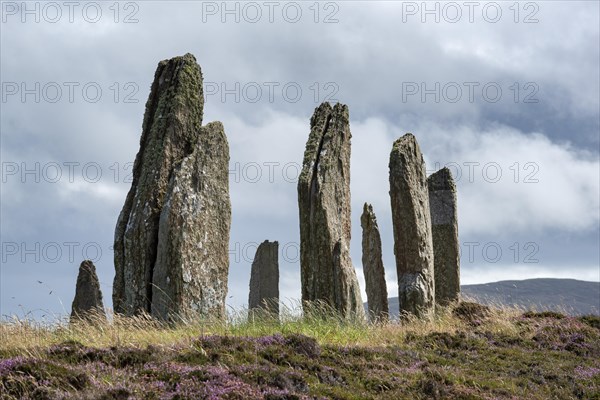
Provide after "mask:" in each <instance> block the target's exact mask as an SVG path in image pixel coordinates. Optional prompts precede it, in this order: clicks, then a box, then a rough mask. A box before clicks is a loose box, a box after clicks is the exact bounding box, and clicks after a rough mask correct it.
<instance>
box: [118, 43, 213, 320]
mask: <svg viewBox="0 0 600 400" xmlns="http://www.w3.org/2000/svg"><path fill="white" fill-rule="evenodd" d="M203 105H204V99H203V94H202V73H201V71H200V66H199V65H198V64H197V63H196V59H195V58H194V56H193V55H191V54H186V55H185V56H182V57H175V58H172V59H170V60H163V61H161V62H160V63H159V64H158V68H157V69H156V73H155V75H154V82H153V83H152V88H151V90H150V96H149V98H148V101H147V102H146V112H145V114H144V123H143V126H142V137H141V139H140V150H139V152H138V154H137V156H136V158H135V163H134V165H133V182H132V185H131V189H130V190H129V193H128V194H127V198H126V200H125V205H124V206H123V209H122V211H121V214H120V215H119V219H118V221H117V227H116V230H115V244H114V260H115V270H116V276H115V281H114V287H113V307H114V310H115V311H116V312H118V313H124V314H127V315H132V314H137V313H139V312H150V308H151V303H152V293H153V288H152V275H153V270H154V264H155V262H156V250H157V244H158V225H159V219H160V213H161V210H162V208H163V205H164V202H165V197H166V194H167V186H168V184H169V179H170V177H171V173H172V171H173V168H174V166H175V164H176V163H178V162H180V161H181V160H182V159H183V158H184V157H186V156H187V155H188V154H189V153H190V152H191V151H192V149H193V148H194V144H195V143H196V139H197V137H198V130H199V129H200V126H201V124H202V111H203Z"/></svg>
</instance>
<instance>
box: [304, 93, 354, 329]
mask: <svg viewBox="0 0 600 400" xmlns="http://www.w3.org/2000/svg"><path fill="white" fill-rule="evenodd" d="M310 127H311V131H310V135H309V138H308V141H307V143H306V150H305V152H304V161H303V167H302V172H301V174H300V177H299V180H298V204H299V211H300V265H301V281H302V300H303V302H304V303H307V302H315V301H320V302H325V303H326V304H329V305H330V306H331V307H333V308H334V309H336V310H337V311H338V312H339V313H340V314H341V315H343V316H346V317H352V318H364V308H363V304H362V300H361V295H360V288H359V286H358V279H357V278H356V271H355V270H354V267H353V266H352V261H351V259H350V234H351V232H350V138H351V134H350V123H349V115H348V107H347V106H346V105H343V104H336V105H335V106H334V107H331V105H330V104H329V103H323V104H321V105H320V106H319V107H318V108H317V109H316V110H315V112H314V114H313V116H312V118H311V121H310Z"/></svg>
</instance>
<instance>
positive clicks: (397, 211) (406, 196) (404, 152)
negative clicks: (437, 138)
mask: <svg viewBox="0 0 600 400" xmlns="http://www.w3.org/2000/svg"><path fill="white" fill-rule="evenodd" d="M389 168H390V199H391V205H392V222H393V227H394V255H395V256H396V269H397V272H398V292H399V293H398V297H399V302H400V313H401V314H402V313H410V314H414V315H416V316H423V315H425V314H426V313H428V312H430V311H433V309H434V307H435V301H434V299H435V283H434V271H433V243H432V240H431V215H430V213H429V194H428V190H427V177H426V174H425V161H424V160H423V156H422V154H421V149H420V148H419V145H418V143H417V140H416V139H415V137H414V136H413V135H412V134H410V133H407V134H406V135H404V136H402V137H401V138H399V139H398V140H396V141H395V142H394V146H393V148H392V152H391V154H390V164H389Z"/></svg>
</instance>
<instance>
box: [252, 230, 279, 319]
mask: <svg viewBox="0 0 600 400" xmlns="http://www.w3.org/2000/svg"><path fill="white" fill-rule="evenodd" d="M278 252H279V243H278V242H269V241H268V240H265V241H264V242H262V243H261V244H260V245H259V246H258V249H256V255H255V256H254V261H253V262H252V271H251V273H250V295H249V297H248V308H249V309H250V310H255V309H262V310H266V311H268V312H269V313H272V314H273V315H279V261H278V254H279V253H278Z"/></svg>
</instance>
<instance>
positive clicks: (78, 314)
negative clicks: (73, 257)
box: [71, 260, 106, 322]
mask: <svg viewBox="0 0 600 400" xmlns="http://www.w3.org/2000/svg"><path fill="white" fill-rule="evenodd" d="M91 316H92V320H94V321H96V320H98V318H100V319H101V318H104V319H105V318H106V314H105V311H104V303H103V302H102V291H101V290H100V282H99V281H98V275H96V267H95V266H94V263H93V262H91V261H90V260H85V261H83V262H82V263H81V264H80V265H79V274H78V275H77V286H76V287H75V298H74V299H73V304H72V306H71V322H75V321H77V320H85V319H88V317H91Z"/></svg>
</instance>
